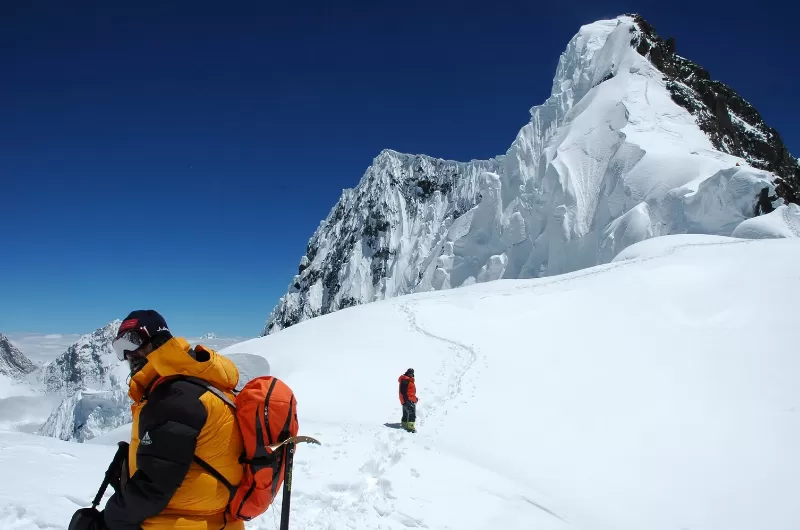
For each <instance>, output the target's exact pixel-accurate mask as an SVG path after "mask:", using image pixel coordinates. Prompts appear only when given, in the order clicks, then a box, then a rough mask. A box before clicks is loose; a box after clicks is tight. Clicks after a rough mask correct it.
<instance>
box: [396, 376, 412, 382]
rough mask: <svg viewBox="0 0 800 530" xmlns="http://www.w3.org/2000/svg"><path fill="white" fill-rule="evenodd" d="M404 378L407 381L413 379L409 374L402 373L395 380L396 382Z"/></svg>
mask: <svg viewBox="0 0 800 530" xmlns="http://www.w3.org/2000/svg"><path fill="white" fill-rule="evenodd" d="M404 379H405V380H407V381H413V380H414V378H413V377H410V376H407V375H406V374H403V375H401V376H400V377H398V378H397V382H398V383H402V382H403V380H404Z"/></svg>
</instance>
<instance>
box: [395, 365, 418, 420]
mask: <svg viewBox="0 0 800 530" xmlns="http://www.w3.org/2000/svg"><path fill="white" fill-rule="evenodd" d="M397 382H398V383H400V404H401V405H402V406H403V419H402V420H401V421H400V423H401V424H402V425H403V428H404V429H405V430H407V431H409V432H417V427H416V421H417V401H419V399H417V387H416V385H415V384H414V369H413V368H409V369H408V370H406V373H405V374H403V375H401V376H400V377H399V378H398V380H397Z"/></svg>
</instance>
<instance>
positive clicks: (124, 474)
mask: <svg viewBox="0 0 800 530" xmlns="http://www.w3.org/2000/svg"><path fill="white" fill-rule="evenodd" d="M117 446H118V448H117V454H116V455H114V461H113V462H112V464H111V466H110V467H109V469H108V473H109V477H108V478H109V482H108V484H109V485H110V486H111V487H112V488H114V491H116V492H117V493H119V492H120V490H121V489H122V487H123V486H124V482H123V478H124V479H126V481H127V478H128V447H129V444H128V443H127V442H119V443H117Z"/></svg>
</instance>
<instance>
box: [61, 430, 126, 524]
mask: <svg viewBox="0 0 800 530" xmlns="http://www.w3.org/2000/svg"><path fill="white" fill-rule="evenodd" d="M117 446H118V447H117V452H116V453H115V454H114V458H113V459H111V464H109V466H108V469H106V474H105V476H104V477H103V483H102V484H100V489H99V490H97V495H95V496H94V500H92V507H91V508H81V509H79V510H78V511H76V512H75V513H74V514H72V519H70V521H69V527H68V529H69V530H93V529H95V528H102V527H103V526H104V524H103V521H102V516H101V515H100V512H99V511H97V507H98V506H99V505H100V501H102V500H103V495H104V494H105V492H106V490H107V489H108V486H109V484H111V482H112V481H114V482H118V481H119V480H120V478H121V473H122V463H123V462H124V461H125V458H126V457H127V456H128V447H129V444H128V442H118V443H117ZM118 486H119V485H118V484H115V485H114V489H117V487H118Z"/></svg>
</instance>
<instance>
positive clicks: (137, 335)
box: [111, 329, 150, 361]
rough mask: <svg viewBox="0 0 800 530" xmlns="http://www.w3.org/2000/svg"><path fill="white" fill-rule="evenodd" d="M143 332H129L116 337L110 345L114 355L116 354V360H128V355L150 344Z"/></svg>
mask: <svg viewBox="0 0 800 530" xmlns="http://www.w3.org/2000/svg"><path fill="white" fill-rule="evenodd" d="M146 333H147V332H146V331H145V330H141V331H140V330H133V329H132V330H130V331H125V332H124V333H122V334H121V335H120V336H118V337H117V338H116V339H114V341H113V342H112V343H111V347H112V348H113V349H114V353H116V354H117V359H119V360H120V361H124V360H125V359H127V358H128V354H129V353H133V352H135V351H136V350H138V349H139V348H141V347H142V346H144V345H146V344H147V343H148V342H150V337H149V336H146Z"/></svg>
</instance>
